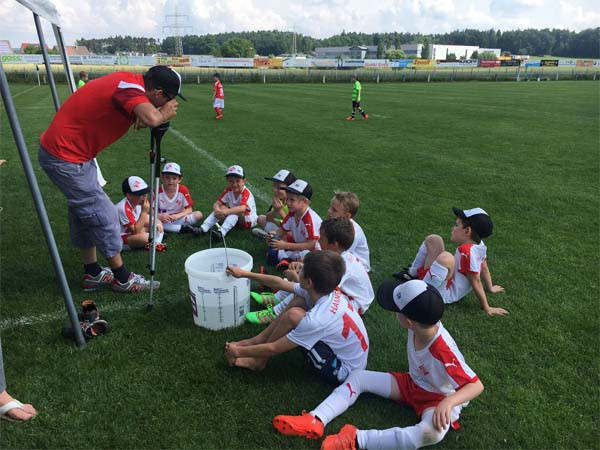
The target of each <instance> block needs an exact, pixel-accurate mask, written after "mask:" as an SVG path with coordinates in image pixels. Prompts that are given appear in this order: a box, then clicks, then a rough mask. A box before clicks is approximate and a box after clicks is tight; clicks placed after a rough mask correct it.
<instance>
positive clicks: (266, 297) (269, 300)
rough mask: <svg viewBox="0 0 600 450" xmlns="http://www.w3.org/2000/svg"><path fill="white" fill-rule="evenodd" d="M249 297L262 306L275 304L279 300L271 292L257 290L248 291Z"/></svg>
mask: <svg viewBox="0 0 600 450" xmlns="http://www.w3.org/2000/svg"><path fill="white" fill-rule="evenodd" d="M250 297H252V299H253V300H254V301H255V302H256V303H258V304H259V305H263V306H275V305H276V304H277V303H279V301H280V300H279V299H278V298H277V297H275V294H273V293H272V292H261V293H260V294H259V293H258V292H250Z"/></svg>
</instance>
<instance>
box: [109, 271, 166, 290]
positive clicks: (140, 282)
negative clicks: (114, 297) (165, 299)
mask: <svg viewBox="0 0 600 450" xmlns="http://www.w3.org/2000/svg"><path fill="white" fill-rule="evenodd" d="M153 283H154V289H158V288H159V287H160V281H153ZM111 288H112V290H113V292H119V293H121V294H126V293H128V292H140V291H149V290H150V280H146V279H145V278H144V277H143V276H141V275H138V274H135V273H133V272H131V273H130V274H129V279H128V280H127V281H126V282H125V283H121V282H119V280H117V279H116V278H115V279H114V280H113V282H112V285H111Z"/></svg>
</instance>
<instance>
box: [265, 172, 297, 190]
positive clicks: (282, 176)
mask: <svg viewBox="0 0 600 450" xmlns="http://www.w3.org/2000/svg"><path fill="white" fill-rule="evenodd" d="M265 180H271V181H276V182H278V183H285V184H287V185H288V186H289V185H290V184H292V183H293V182H294V181H296V176H295V175H294V174H293V173H292V171H291V170H286V169H281V170H280V171H279V172H277V173H276V174H275V175H273V176H272V177H265Z"/></svg>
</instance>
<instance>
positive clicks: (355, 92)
mask: <svg viewBox="0 0 600 450" xmlns="http://www.w3.org/2000/svg"><path fill="white" fill-rule="evenodd" d="M352 87H353V89H352V115H350V116H348V117H346V120H354V119H355V117H356V110H357V109H358V112H359V113H360V114H361V115H362V116H363V120H368V119H369V115H368V114H367V113H366V112H365V111H364V110H363V109H362V108H361V107H360V93H361V91H362V87H361V85H360V81H358V79H357V77H356V75H352Z"/></svg>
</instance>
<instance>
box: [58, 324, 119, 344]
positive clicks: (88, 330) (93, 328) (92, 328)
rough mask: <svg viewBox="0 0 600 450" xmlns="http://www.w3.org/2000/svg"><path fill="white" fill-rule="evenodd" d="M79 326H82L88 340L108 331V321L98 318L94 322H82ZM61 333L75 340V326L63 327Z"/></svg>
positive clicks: (66, 337)
mask: <svg viewBox="0 0 600 450" xmlns="http://www.w3.org/2000/svg"><path fill="white" fill-rule="evenodd" d="M79 326H80V327H81V332H82V333H83V337H84V338H85V339H86V340H90V339H91V338H94V337H97V336H102V335H103V334H106V333H107V332H108V322H106V320H102V319H97V320H95V321H93V322H87V321H85V322H81V323H80V324H79ZM61 334H62V336H63V337H64V338H65V339H72V340H75V330H74V329H73V327H63V329H62V331H61Z"/></svg>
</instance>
